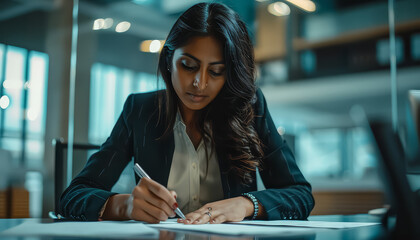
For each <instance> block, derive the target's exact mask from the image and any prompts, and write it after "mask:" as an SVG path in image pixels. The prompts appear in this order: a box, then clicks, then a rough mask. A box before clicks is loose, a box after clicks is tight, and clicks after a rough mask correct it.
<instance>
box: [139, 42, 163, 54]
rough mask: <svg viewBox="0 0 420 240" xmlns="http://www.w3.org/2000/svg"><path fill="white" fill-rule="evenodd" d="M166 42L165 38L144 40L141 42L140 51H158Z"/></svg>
mask: <svg viewBox="0 0 420 240" xmlns="http://www.w3.org/2000/svg"><path fill="white" fill-rule="evenodd" d="M164 44H165V41H164V40H144V41H143V42H142V43H141V44H140V51H142V52H152V53H156V52H159V51H160V50H162V47H163V45H164Z"/></svg>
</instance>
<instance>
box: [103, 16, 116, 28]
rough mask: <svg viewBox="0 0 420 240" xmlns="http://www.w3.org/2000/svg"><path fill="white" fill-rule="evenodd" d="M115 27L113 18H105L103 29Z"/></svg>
mask: <svg viewBox="0 0 420 240" xmlns="http://www.w3.org/2000/svg"><path fill="white" fill-rule="evenodd" d="M112 25H114V19H112V18H105V20H104V26H103V29H108V28H111V27H112Z"/></svg>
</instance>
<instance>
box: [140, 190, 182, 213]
mask: <svg viewBox="0 0 420 240" xmlns="http://www.w3.org/2000/svg"><path fill="white" fill-rule="evenodd" d="M145 200H146V201H147V202H148V203H150V204H152V205H153V206H155V207H157V208H158V209H161V210H163V211H165V213H166V215H168V216H169V217H175V212H174V210H173V209H172V208H171V207H169V205H168V204H167V203H166V202H165V201H163V200H162V199H160V198H159V197H157V196H156V195H154V194H152V196H146V197H145Z"/></svg>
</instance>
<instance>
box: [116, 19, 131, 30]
mask: <svg viewBox="0 0 420 240" xmlns="http://www.w3.org/2000/svg"><path fill="white" fill-rule="evenodd" d="M130 27H131V23H129V22H126V21H124V22H120V23H118V24H117V26H116V27H115V31H116V32H119V33H122V32H127V31H128V29H130Z"/></svg>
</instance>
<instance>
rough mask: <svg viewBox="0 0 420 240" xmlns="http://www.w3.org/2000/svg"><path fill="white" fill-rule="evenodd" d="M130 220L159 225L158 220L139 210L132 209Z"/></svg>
mask: <svg viewBox="0 0 420 240" xmlns="http://www.w3.org/2000/svg"><path fill="white" fill-rule="evenodd" d="M131 219H133V220H136V221H144V222H147V223H159V222H160V221H159V219H157V218H155V217H153V216H152V215H150V214H149V213H147V212H145V211H144V210H143V209H141V208H133V211H132V212H131Z"/></svg>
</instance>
